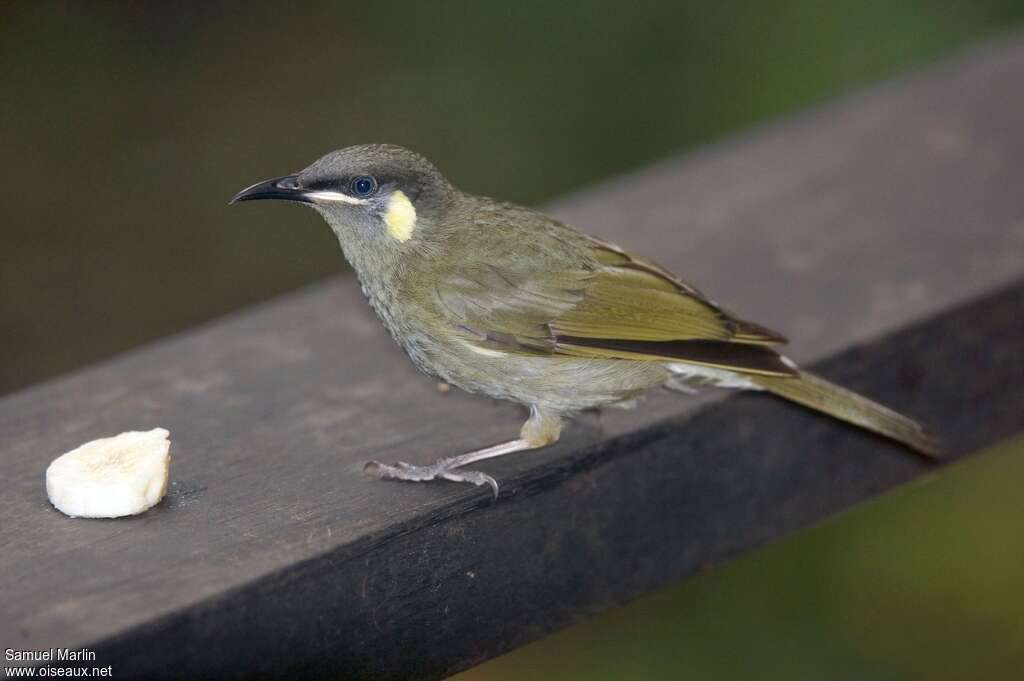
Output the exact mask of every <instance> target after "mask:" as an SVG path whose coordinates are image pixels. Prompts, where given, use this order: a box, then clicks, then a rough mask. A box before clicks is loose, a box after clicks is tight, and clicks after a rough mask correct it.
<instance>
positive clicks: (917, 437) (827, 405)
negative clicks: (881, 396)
mask: <svg viewBox="0 0 1024 681" xmlns="http://www.w3.org/2000/svg"><path fill="white" fill-rule="evenodd" d="M749 378H750V379H751V380H752V381H753V382H754V383H756V384H757V385H759V386H761V387H762V388H764V389H765V390H767V391H769V392H771V393H774V394H776V395H778V396H780V397H784V398H786V399H787V400H791V401H793V402H796V403H797V404H801V405H803V406H805V407H808V408H810V409H814V410H816V411H820V412H823V413H825V414H828V415H829V416H832V417H835V418H837V419H840V420H842V421H846V422H847V423H852V424H854V425H857V426H860V427H862V428H866V429H868V430H870V431H873V432H875V433H878V434H879V435H884V436H885V437H889V438H892V439H893V440H896V441H898V442H902V443H903V444H905V445H907V446H908V447H910V448H912V449H915V450H917V451H918V452H920V453H921V454H925V455H927V456H932V457H935V456H938V455H939V454H940V452H941V448H940V446H939V442H938V440H937V439H936V438H935V437H933V436H932V435H931V434H929V433H928V432H927V431H926V430H925V429H924V427H923V426H922V425H921V424H920V423H918V422H917V421H914V420H912V419H910V418H907V417H906V416H903V415H902V414H898V413H896V412H895V411H893V410H892V409H889V408H888V407H883V406H882V405H880V404H878V403H877V402H872V401H871V400H869V399H868V398H866V397H862V396H861V395H858V394H857V393H855V392H852V391H850V390H847V389H846V388H842V387H840V386H838V385H835V384H834V383H829V382H828V381H826V380H825V379H823V378H821V377H819V376H815V375H814V374H810V373H807V372H805V371H801V373H800V375H799V376H798V377H795V378H793V377H785V376H754V375H750V376H749Z"/></svg>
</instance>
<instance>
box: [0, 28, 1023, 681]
mask: <svg viewBox="0 0 1024 681" xmlns="http://www.w3.org/2000/svg"><path fill="white" fill-rule="evenodd" d="M1021 83H1024V42H1021V41H1016V42H1009V43H1003V44H999V45H994V46H990V47H988V48H986V49H983V50H981V51H979V52H976V53H974V54H971V55H968V56H966V57H963V58H960V59H959V60H956V61H954V62H951V63H949V64H946V65H943V66H940V67H938V68H935V69H932V70H930V71H928V72H926V73H922V74H918V75H914V76H912V77H909V78H906V79H902V80H899V81H896V82H892V83H888V84H885V85H883V86H881V87H877V88H874V89H872V90H869V91H867V92H864V93H862V94H858V95H856V96H854V97H851V98H848V99H846V100H844V101H842V102H839V103H837V104H834V105H831V106H828V107H825V108H823V109H820V110H817V111H815V112H813V113H810V114H806V115H802V116H800V117H798V118H796V119H793V120H790V121H786V122H782V123H778V124H773V125H771V126H768V127H766V128H764V129H761V130H759V131H756V132H755V133H752V134H750V135H746V136H743V137H740V138H737V139H734V140H731V141H728V142H726V143H724V144H720V145H717V146H715V147H712V148H709V149H707V150H705V151H702V152H700V153H697V154H694V155H690V156H688V157H685V158H683V159H680V160H678V161H672V162H669V163H666V164H664V165H661V166H659V167H656V168H653V169H650V170H648V171H644V172H640V173H637V174H634V175H631V176H628V177H624V178H620V179H616V180H613V181H611V182H609V183H607V184H606V185H604V186H601V187H598V188H596V189H594V190H592V191H587V192H584V193H582V194H580V195H578V196H575V197H572V198H570V199H568V200H566V201H564V202H562V203H560V204H559V205H558V206H557V207H556V208H555V211H556V213H557V214H558V215H560V216H561V217H563V218H565V219H567V220H568V221H569V222H570V223H572V224H574V225H576V226H578V227H580V228H582V229H586V230H589V231H592V232H594V233H596V234H599V235H601V236H604V237H608V238H611V239H613V240H615V241H617V242H619V243H621V244H623V245H625V246H627V247H629V248H631V249H635V250H637V251H639V252H643V253H646V254H648V255H651V256H653V257H655V258H656V259H658V260H660V261H662V262H663V263H664V264H666V265H667V266H669V267H671V268H673V269H675V270H677V271H679V272H681V273H683V274H684V275H686V276H688V277H689V278H690V279H692V280H693V281H695V282H696V283H698V284H699V285H700V286H701V287H702V288H704V289H705V290H707V291H709V292H711V293H712V294H714V297H715V298H716V299H718V300H719V301H721V302H722V303H724V304H725V305H726V306H727V307H730V308H731V309H733V310H734V311H736V312H737V313H740V314H742V315H745V316H748V317H750V318H753V319H755V320H758V321H761V322H763V323H765V324H767V325H769V326H771V327H774V328H778V329H780V330H782V331H784V332H786V333H787V334H788V335H789V336H790V337H791V338H793V339H794V343H793V350H792V353H791V354H792V355H793V356H794V357H795V358H796V359H798V360H801V361H805V362H810V361H816V360H822V359H825V358H829V359H827V360H826V361H825V362H824V363H820V364H819V365H818V367H819V369H820V371H821V372H822V373H824V374H825V375H827V376H829V377H831V378H834V379H837V380H840V381H842V382H845V383H846V384H847V385H849V386H851V387H853V388H856V389H859V390H863V391H864V392H866V393H868V394H870V395H873V396H875V397H877V398H879V399H881V400H883V401H886V402H888V403H890V404H891V405H893V406H895V407H897V408H900V409H903V410H905V411H907V412H909V413H911V414H914V415H916V416H918V417H920V418H922V419H924V420H925V421H927V422H929V423H932V424H934V425H935V427H936V429H937V430H939V431H940V432H941V433H942V434H943V435H944V436H945V437H946V438H947V441H948V443H949V445H950V448H951V450H952V453H953V455H954V456H959V455H961V454H962V453H965V452H968V451H971V450H973V449H974V448H975V447H977V446H979V445H981V444H984V443H987V442H991V441H994V440H996V439H999V438H1001V437H1003V436H1005V435H1007V434H1009V433H1011V432H1014V431H1017V430H1019V429H1020V428H1021V426H1022V425H1024V417H1022V416H1021V414H1024V381H1021V380H1020V379H1021V377H1022V376H1024V357H1022V353H1020V349H1021V338H1024V283H1022V280H1021V279H1020V278H1021V277H1022V275H1024V190H1022V187H1024V126H1022V125H1021V121H1024V88H1022V87H1021ZM455 179H456V180H458V179H459V178H455ZM232 210H238V208H232ZM294 219H296V220H299V219H309V220H315V219H316V218H315V216H313V215H308V216H302V215H298V214H296V217H295V218H294ZM339 257H340V255H339ZM851 348H852V349H851ZM520 418H521V414H520V413H519V411H518V410H517V409H516V408H515V407H514V406H510V405H505V404H496V403H493V402H490V401H488V400H486V399H483V398H478V397H473V396H468V395H463V394H459V393H457V392H454V391H453V392H451V393H448V394H440V393H439V392H438V391H437V390H436V388H435V384H434V382H433V381H431V380H429V379H427V378H426V377H423V376H420V375H418V374H416V373H415V371H414V370H413V369H412V367H411V366H410V365H409V363H408V362H407V361H406V360H405V358H404V357H403V356H402V355H401V354H400V352H399V351H398V349H397V348H396V347H395V346H394V345H393V344H392V342H391V341H390V339H388V338H387V337H386V335H385V334H384V332H383V331H382V329H381V328H380V326H379V325H378V323H377V322H376V321H375V320H374V319H373V318H372V317H371V313H370V312H369V311H368V309H367V308H366V306H365V304H364V303H363V301H362V298H361V295H360V294H359V292H358V289H357V287H356V285H355V284H354V282H353V281H351V280H332V281H329V282H326V283H324V284H322V285H319V286H315V287H313V288H310V289H307V290H305V291H302V292H300V293H297V294H295V295H291V296H287V297H284V298H282V299H279V300H276V301H273V302H271V303H269V304H266V305H263V306H260V307H258V308H255V309H252V310H247V311H245V312H243V313H240V314H237V315H235V316H232V317H230V318H227V319H224V320H221V321H218V322H216V323H214V324H210V325H208V326H206V327H204V328H201V329H199V330H197V331H194V332H190V333H188V334H185V335H182V336H178V337H174V338H171V339H168V340H166V341H163V342H160V343H157V344H155V345H152V346H149V347H146V348H144V349H141V350H139V351H137V352H133V353H129V354H128V355H125V356H123V357H121V358H118V359H116V360H113V361H110V362H106V363H104V364H101V365H99V366H96V367H92V368H89V369H87V370H84V371H81V372H78V373H76V374H73V375H71V376H68V377H65V378H62V379H59V380H56V381H52V382H49V383H46V384H43V385H40V386H37V387H34V388H32V389H29V390H26V391H24V392H21V393H19V394H16V395H13V396H10V397H8V398H5V399H3V400H2V401H0V476H2V480H3V494H0V517H2V518H3V520H2V521H0V548H2V551H0V593H2V596H3V598H2V603H3V617H2V618H0V647H3V648H7V647H12V648H16V649H37V648H49V647H80V646H88V647H90V648H92V649H93V650H95V651H96V652H97V654H98V659H97V663H98V664H102V665H106V664H112V665H113V667H114V672H115V674H118V675H122V676H126V677H128V676H132V675H142V674H146V675H150V676H170V677H181V678H201V677H206V678H227V677H233V676H252V675H259V674H262V675H267V676H269V675H284V674H292V676H291V678H309V677H310V676H312V675H316V674H325V675H327V674H329V675H332V676H333V677H334V678H344V677H348V676H360V675H362V676H374V677H401V678H414V677H424V678H430V677H437V676H440V675H443V674H445V673H449V672H451V671H454V670H457V669H461V668H464V667H466V666H469V665H471V664H474V663H476V662H479V661H482V660H484V659H486V658H488V657H491V656H493V655H495V654H498V653H500V652H502V651H505V650H507V649H509V648H511V647H514V646H516V645H519V644H521V643H523V642H525V641H528V640H530V639H532V638H535V637H537V636H540V635H543V634H544V633H545V632H547V631H550V630H552V629H554V628H557V627H560V626H564V625H566V624H568V623H571V622H572V621H574V620H576V619H578V618H579V617H581V616H583V615H585V614H587V613H591V612H596V611H598V610H601V609H603V608H606V607H608V606H610V605H613V604H615V603H619V602H622V601H623V600H625V599H628V598H631V597H633V596H636V595H637V594H639V593H642V592H644V591H647V590H650V589H652V588H654V587H656V586H658V585H660V584H663V583H665V582H666V581H668V580H672V579H676V578H679V577H680V576H683V575H686V574H689V573H692V572H694V571H695V570H697V569H699V568H700V567H701V566H702V565H705V564H707V563H711V562H714V561H719V560H722V559H723V558H726V557H728V556H731V555H735V554H737V553H738V552H741V551H743V550H745V549H749V548H751V547H753V546H757V545H759V544H763V543H764V542H767V541H769V540H771V539H772V538H774V537H777V536H779V535H780V534H782V533H785V532H789V531H791V530H793V529H795V528H798V527H801V526H804V525H806V524H808V523H812V522H815V521H817V520H819V519H821V518H822V517H824V516H827V515H828V514H830V513H833V512H835V511H837V510H839V509H841V508H844V507H846V506H848V505H850V504H853V503H855V502H857V501H858V500H861V499H863V498H865V497H869V496H871V495H874V494H877V493H879V492H881V491H883V490H885V489H886V488H889V487H891V486H892V485H895V484H897V483H899V482H902V481H905V480H908V479H910V478H911V477H913V476H915V475H919V474H922V473H924V472H926V471H928V470H932V469H930V468H929V467H928V466H927V465H925V464H923V463H922V462H921V461H920V460H919V459H917V458H915V457H912V456H908V455H906V454H905V452H903V451H902V450H900V449H899V448H897V447H894V446H890V445H888V444H887V443H884V442H882V441H880V440H878V439H876V438H873V437H871V436H867V435H864V434H863V433H860V432H858V431H855V430H853V429H850V428H846V427H844V426H842V425H839V424H837V423H834V422H831V421H829V420H828V419H825V418H820V417H816V416H813V415H810V414H808V413H806V412H804V411H802V410H800V409H798V408H796V407H791V406H788V405H785V404H782V403H781V402H778V401H775V400H773V399H771V398H768V397H765V396H740V397H732V398H728V399H726V397H725V396H724V395H722V394H717V393H716V394H708V395H704V396H701V397H700V398H698V399H686V398H682V397H680V396H677V395H668V394H655V395H652V397H651V399H650V400H649V401H648V402H647V403H646V404H645V405H644V407H643V409H641V410H638V411H634V412H611V413H608V414H606V415H605V416H604V417H603V418H601V419H600V420H598V419H596V418H594V417H584V418H583V419H581V420H580V421H579V422H578V423H577V424H576V425H575V426H574V427H573V428H571V429H570V430H569V432H568V434H567V436H566V437H565V438H564V440H563V442H562V443H560V444H559V445H558V446H557V447H556V448H554V449H552V450H551V451H542V452H538V453H527V454H523V455H520V456H514V457H509V458H507V460H498V461H495V462H493V463H491V464H489V465H487V466H486V469H487V470H488V471H489V472H491V473H493V474H494V475H495V476H496V477H497V479H498V480H499V481H500V482H501V483H502V485H503V495H502V498H501V500H500V501H499V502H498V503H497V504H492V503H491V502H490V501H489V492H488V491H487V490H485V489H474V488H470V487H468V486H465V485H456V484H440V483H439V484H431V485H408V484H397V483H385V482H378V481H374V480H370V479H367V478H365V477H363V476H362V475H361V474H360V468H361V466H362V463H363V462H364V461H365V460H367V459H369V458H380V459H385V460H389V459H406V460H412V461H424V462H425V461H430V460H433V459H435V458H437V457H438V456H441V455H446V454H450V453H453V452H458V451H461V450H464V449H468V448H471V447H477V446H479V445H482V444H488V443H491V442H494V441H498V440H500V439H505V438H507V437H509V436H510V435H513V434H514V433H515V432H516V431H517V428H518V425H519V422H520ZM157 425H159V426H164V427H167V428H168V429H170V431H171V436H172V456H173V461H172V468H171V474H172V479H173V484H172V487H171V489H170V492H169V495H168V498H167V499H166V500H165V502H164V503H162V504H161V505H160V506H159V507H157V508H156V509H154V510H152V511H150V512H149V513H147V514H145V515H143V516H141V517H138V518H133V519H124V520H116V521H85V520H70V519H67V518H65V517H63V516H62V515H60V514H59V513H58V512H56V511H55V510H53V509H52V508H51V507H50V506H49V504H48V503H47V500H46V496H45V491H44V488H43V472H44V470H45V468H46V465H47V464H48V462H49V461H50V459H51V458H52V457H53V456H55V455H57V454H59V453H61V452H63V451H66V450H68V449H70V448H72V447H74V446H76V445H78V444H80V443H81V442H84V441H86V440H90V439H93V438H96V437H101V436H105V435H109V434H113V433H116V432H119V431H122V430H127V429H140V428H150V427H153V426H157Z"/></svg>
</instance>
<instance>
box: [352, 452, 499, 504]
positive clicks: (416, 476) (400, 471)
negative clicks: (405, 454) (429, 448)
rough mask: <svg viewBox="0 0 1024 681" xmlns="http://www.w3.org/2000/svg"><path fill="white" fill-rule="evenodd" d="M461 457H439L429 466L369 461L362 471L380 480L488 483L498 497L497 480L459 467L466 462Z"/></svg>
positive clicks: (401, 462)
mask: <svg viewBox="0 0 1024 681" xmlns="http://www.w3.org/2000/svg"><path fill="white" fill-rule="evenodd" d="M460 459H462V457H458V456H456V457H451V458H448V459H439V460H438V461H437V462H436V463H434V464H432V465H430V466H414V465H413V464H411V463H405V462H404V461H398V462H396V463H381V462H380V461H369V462H367V464H366V465H365V466H363V472H364V473H369V474H370V475H376V476H377V477H378V478H381V479H382V480H406V481H409V482H427V481H430V480H437V479H438V478H440V479H442V480H451V481H452V482H469V483H472V484H474V485H478V486H479V485H490V487H491V491H492V492H493V493H494V498H495V499H497V498H498V481H497V480H495V479H494V478H492V477H491V476H489V475H487V474H486V473H481V472H480V471H467V470H463V469H461V468H459V465H461V464H464V463H466V462H465V461H460Z"/></svg>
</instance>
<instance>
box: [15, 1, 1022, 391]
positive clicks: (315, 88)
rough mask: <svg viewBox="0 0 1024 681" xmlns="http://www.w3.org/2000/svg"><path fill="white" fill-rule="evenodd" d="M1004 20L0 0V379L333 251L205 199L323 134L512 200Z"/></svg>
mask: <svg viewBox="0 0 1024 681" xmlns="http://www.w3.org/2000/svg"><path fill="white" fill-rule="evenodd" d="M1022 18H1024V3H1022V2H1020V0H947V1H945V2H936V1H933V2H926V1H922V0H917V1H910V2H901V3H893V2H885V1H882V0H871V1H867V2H865V1H862V0H838V1H833V2H828V3H819V2H815V1H813V0H784V1H777V2H765V3H752V2H748V3H744V2H736V1H725V2H717V3H704V2H701V3H696V2H673V3H670V2H662V3H643V2H639V3H622V2H586V3H571V2H566V3H563V2H536V1H532V0H525V1H519V2H514V3H507V2H501V3H498V2H460V3H456V2H446V3H434V2H414V1H405V0H393V1H390V2H381V3H372V2H358V3H352V2H309V3H307V2H304V3H282V2H273V3H260V2H245V3H241V2H238V3H221V4H218V3H149V2H146V3H143V2H135V3H99V2H67V3H53V2H16V3H9V2H8V3H3V4H0V92H3V93H4V96H3V103H2V104H0V149H2V150H3V160H4V162H3V163H2V164H0V187H2V190H0V191H2V195H3V197H4V199H3V201H0V321H2V332H0V357H3V360H2V362H0V393H2V392H5V391H10V390H13V389H15V388H18V387H21V386H24V385H27V384H29V383H32V382H34V381H38V380H40V379H43V378H46V377H49V376H54V375H56V374H59V373H62V372H65V371H67V370H69V369H72V368H74V367H76V366H79V365H81V364H82V363H84V362H90V361H94V360H96V359H99V358H102V357H106V356H109V355H111V354H113V353H116V352H118V351H121V350H124V349H126V348H130V347H133V346H135V345H138V344H139V343H141V342H143V341H146V340H149V339H153V338H157V337H160V336H163V335H166V334H168V333H170V332H173V331H176V330H179V329H182V328H183V327H187V326H190V325H194V324H196V323H198V322H201V321H204V320H207V319H210V318H212V317H215V316H217V315H220V314H223V313H225V312H227V311H230V310H233V309H236V308H238V307H239V306H242V305H245V304H248V303H252V302H255V301H258V300H261V299H264V298H267V297H268V296H271V295H274V294H276V293H279V292H282V291H285V290H288V289H293V288H295V287H297V286H300V285H302V284H304V283H306V282H309V281H312V280H315V279H319V278H321V277H324V276H325V275H328V274H330V273H334V272H339V271H342V270H343V269H345V264H344V262H343V260H342V258H341V255H340V251H339V249H338V247H337V244H336V243H335V241H334V238H333V236H332V235H331V233H330V231H329V230H328V229H326V227H325V226H324V225H323V224H322V223H321V221H320V219H319V218H318V217H317V216H316V215H315V214H313V213H312V212H310V211H301V210H298V209H296V208H295V207H293V206H280V205H267V204H262V205H260V206H259V209H258V210H257V209H254V208H253V206H235V207H231V208H228V207H227V205H226V204H227V200H228V198H230V196H231V195H232V194H233V193H234V192H235V191H237V190H238V189H240V188H242V187H243V186H246V185H248V184H250V183H252V182H254V181H256V180H260V179H264V178H266V177H270V176H275V175H281V174H285V173H287V172H290V171H293V170H297V169H299V168H302V167H304V166H305V165H306V164H307V163H309V162H310V161H312V160H313V159H315V158H317V157H318V156H320V155H322V154H323V153H325V152H327V151H329V150H331V149H334V148H337V147H342V146H346V145H349V144H353V143H359V142H370V141H376V142H392V143H397V144H403V145H406V146H409V147H412V148H414V149H416V150H418V151H420V152H422V153H424V154H425V155H427V156H428V157H430V158H432V159H434V160H435V161H436V162H437V163H438V164H439V165H440V166H441V168H442V169H443V170H444V171H445V172H446V173H447V174H448V175H449V176H450V177H451V178H452V179H453V180H454V181H455V182H456V183H457V184H459V185H460V186H462V187H463V188H465V189H467V190H471V191H474V192H478V193H485V194H489V195H493V196H499V197H501V198H505V199H510V200H515V201H520V202H526V203H531V204H532V203H537V202H542V201H544V200H546V199H550V198H552V197H556V196H558V195H559V194H562V193H564V192H566V191H569V190H572V189H574V188H577V187H580V186H582V185H586V184H587V183H591V182H594V181H597V180H601V179H605V178H608V177H609V176H612V175H614V174H616V173H621V172H624V171H627V170H629V169H631V168H635V167H638V166H642V165H644V164H648V163H651V162H652V161H656V160H658V159H663V158H665V157H667V156H670V155H672V154H676V153H679V152H680V151H683V150H686V149H688V148H692V147H694V146H696V145H698V144H701V143H704V142H707V141H709V140H714V139H716V138H720V137H722V136H723V135H726V134H727V133H730V132H733V131H736V130H740V129H743V128H747V127H749V126H750V125H751V124H753V123H755V122H757V121H761V120H764V119H765V118H768V117H773V116H778V115H780V114H783V113H786V112H789V111H793V110H796V109H799V108H801V107H805V106H807V105H809V104H812V103H814V102H818V101H821V100H824V99H827V98H828V97H831V96H834V95H836V94H837V93H840V92H842V91H844V90H846V89H848V88H850V87H851V86H856V85H859V84H861V83H865V82H868V81H871V80H875V79H878V78H880V77H885V76H888V75H889V74H891V73H893V72H895V71H897V70H898V69H903V68H907V67H909V66H913V65H916V64H920V63H922V62H925V61H927V60H928V59H929V58H931V57H934V56H936V55H942V54H945V53H948V52H950V51H952V50H954V49H956V48H958V47H960V46H962V45H965V44H967V43H968V42H969V41H971V40H974V39H978V38H981V37H984V36H989V35H992V34H995V33H996V32H998V31H1000V30H1004V29H1005V28H1007V27H1009V26H1010V25H1012V24H1013V23H1015V22H1019V21H1020V20H1021V19H1022ZM685 224H686V216H685V215H680V225H681V227H682V228H683V229H685ZM580 227H581V228H584V229H585V228H586V225H580Z"/></svg>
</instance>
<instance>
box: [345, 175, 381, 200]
mask: <svg viewBox="0 0 1024 681" xmlns="http://www.w3.org/2000/svg"><path fill="white" fill-rule="evenodd" d="M349 186H350V187H351V188H352V193H353V194H355V195H356V196H369V195H370V194H372V193H374V192H375V191H377V180H375V179H373V178H372V177H370V176H369V175H360V176H359V177H357V178H355V179H354V180H352V184H350V185H349Z"/></svg>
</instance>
